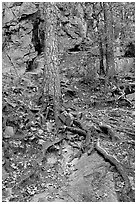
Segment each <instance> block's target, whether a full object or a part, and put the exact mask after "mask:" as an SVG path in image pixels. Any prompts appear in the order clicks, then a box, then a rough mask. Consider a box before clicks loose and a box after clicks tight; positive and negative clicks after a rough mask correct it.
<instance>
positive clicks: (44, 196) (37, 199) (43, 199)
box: [31, 190, 48, 202]
mask: <svg viewBox="0 0 137 204" xmlns="http://www.w3.org/2000/svg"><path fill="white" fill-rule="evenodd" d="M47 198H48V191H46V190H45V191H44V192H43V193H39V194H36V195H34V197H33V198H32V200H31V202H48V200H47Z"/></svg>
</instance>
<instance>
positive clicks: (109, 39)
mask: <svg viewBox="0 0 137 204" xmlns="http://www.w3.org/2000/svg"><path fill="white" fill-rule="evenodd" d="M103 9H104V29H105V46H106V75H107V77H108V78H113V75H114V74H115V64H114V51H113V26H112V25H113V13H112V7H111V3H103Z"/></svg>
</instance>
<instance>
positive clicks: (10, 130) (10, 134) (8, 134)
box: [4, 126, 15, 138]
mask: <svg viewBox="0 0 137 204" xmlns="http://www.w3.org/2000/svg"><path fill="white" fill-rule="evenodd" d="M14 134H15V131H14V128H13V127H11V126H6V128H5V132H4V137H5V138H10V137H13V136H14Z"/></svg>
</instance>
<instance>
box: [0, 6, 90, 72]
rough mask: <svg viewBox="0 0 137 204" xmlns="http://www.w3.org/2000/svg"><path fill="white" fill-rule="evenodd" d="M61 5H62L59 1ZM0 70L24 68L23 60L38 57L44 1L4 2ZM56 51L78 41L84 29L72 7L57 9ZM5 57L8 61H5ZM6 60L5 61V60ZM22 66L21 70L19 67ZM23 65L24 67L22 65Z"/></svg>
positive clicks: (42, 36) (67, 47)
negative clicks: (61, 10)
mask: <svg viewBox="0 0 137 204" xmlns="http://www.w3.org/2000/svg"><path fill="white" fill-rule="evenodd" d="M62 7H64V5H62ZM2 10H3V19H2V23H3V30H2V32H3V37H2V47H3V71H5V72H7V73H8V72H9V69H10V71H13V70H14V69H13V66H15V68H16V69H17V72H19V73H23V72H25V68H26V64H27V63H28V62H30V61H33V60H35V61H37V60H36V59H37V56H39V55H41V53H42V52H43V48H44V24H43V22H44V18H43V4H42V3H35V2H3V5H2ZM58 15H59V19H60V23H61V24H60V25H59V28H58V37H59V51H60V52H61V53H62V52H63V51H64V49H65V50H66V49H69V48H72V47H74V46H75V45H76V44H79V43H81V41H82V38H83V37H84V36H85V33H86V25H85V24H84V22H83V19H82V17H81V16H80V17H78V16H73V15H72V13H71V10H70V11H69V13H68V12H67V9H66V10H65V12H63V13H61V12H58ZM7 61H8V64H7ZM5 62H6V64H5ZM21 68H22V70H20V69H21ZM23 68H24V69H23Z"/></svg>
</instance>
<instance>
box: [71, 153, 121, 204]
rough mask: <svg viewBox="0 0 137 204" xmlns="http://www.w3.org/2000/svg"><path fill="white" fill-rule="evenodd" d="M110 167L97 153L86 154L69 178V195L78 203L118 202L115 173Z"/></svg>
mask: <svg viewBox="0 0 137 204" xmlns="http://www.w3.org/2000/svg"><path fill="white" fill-rule="evenodd" d="M107 165H109V164H108V163H106V162H105V161H104V159H103V158H102V157H101V156H99V155H98V154H97V153H94V154H92V155H90V156H87V155H86V154H84V155H83V156H82V157H81V158H80V160H79V162H78V163H77V164H76V166H75V168H76V170H75V171H74V172H73V174H71V175H70V178H69V186H70V187H69V188H68V189H67V193H68V194H69V195H70V196H71V197H72V198H73V199H74V201H76V202H81V201H83V202H84V201H85V202H118V199H117V195H116V192H115V188H114V182H113V173H110V172H107V168H108V166H107Z"/></svg>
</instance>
